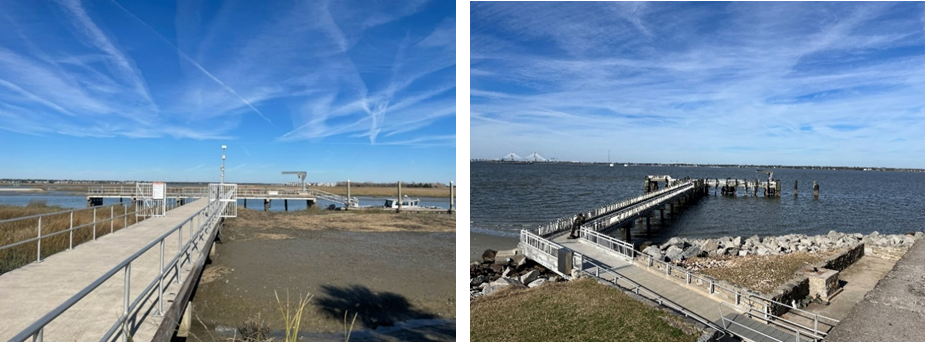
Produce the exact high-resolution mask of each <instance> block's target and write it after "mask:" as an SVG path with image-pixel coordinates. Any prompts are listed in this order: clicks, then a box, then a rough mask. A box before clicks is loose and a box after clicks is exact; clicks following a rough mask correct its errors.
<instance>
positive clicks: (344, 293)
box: [313, 285, 456, 341]
mask: <svg viewBox="0 0 925 342" xmlns="http://www.w3.org/2000/svg"><path fill="white" fill-rule="evenodd" d="M313 301H314V305H317V306H319V307H320V308H321V310H322V311H323V312H324V313H326V314H328V315H331V317H332V318H335V319H338V320H343V319H344V314H345V312H346V314H347V320H348V323H349V320H350V319H352V318H353V315H354V314H357V318H356V326H355V327H354V329H361V328H367V329H376V330H377V331H382V332H385V331H390V330H400V331H391V332H390V333H388V335H391V336H393V337H396V336H400V339H401V340H408V341H416V340H443V339H455V337H456V329H455V327H456V325H455V320H454V321H452V322H453V323H452V327H449V326H447V325H446V324H444V325H434V326H427V325H429V324H425V326H414V325H416V324H411V325H408V326H404V325H406V324H405V323H403V322H407V321H414V322H421V321H422V320H438V319H439V317H438V316H436V315H434V314H432V313H429V312H426V311H422V310H419V309H416V308H414V307H413V305H411V303H409V302H408V299H407V298H405V297H404V296H402V295H399V294H396V293H392V292H373V291H372V290H371V289H369V288H368V287H366V286H362V285H350V286H344V287H339V286H332V285H325V286H322V287H321V295H320V296H317V297H315V299H314V300H313ZM396 324H398V325H399V326H396ZM392 326H395V328H399V329H389V328H383V327H392ZM377 328H378V329H377ZM362 335H363V334H360V336H362ZM358 337H359V336H358Z"/></svg>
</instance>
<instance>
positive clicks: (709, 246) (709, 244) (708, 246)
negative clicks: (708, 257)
mask: <svg viewBox="0 0 925 342" xmlns="http://www.w3.org/2000/svg"><path fill="white" fill-rule="evenodd" d="M718 248H719V242H716V240H713V239H708V240H707V241H706V242H704V243H703V245H701V246H700V249H701V250H704V251H715V250H716V249H718Z"/></svg>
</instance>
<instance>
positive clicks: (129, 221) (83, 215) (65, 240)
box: [0, 202, 144, 274]
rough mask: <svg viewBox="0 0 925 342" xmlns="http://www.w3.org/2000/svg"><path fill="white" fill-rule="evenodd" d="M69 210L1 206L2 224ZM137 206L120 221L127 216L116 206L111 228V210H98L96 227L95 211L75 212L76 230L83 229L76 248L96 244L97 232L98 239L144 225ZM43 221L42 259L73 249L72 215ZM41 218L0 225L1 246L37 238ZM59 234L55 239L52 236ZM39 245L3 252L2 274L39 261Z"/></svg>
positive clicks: (0, 253) (78, 233)
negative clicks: (5, 221) (136, 210)
mask: <svg viewBox="0 0 925 342" xmlns="http://www.w3.org/2000/svg"><path fill="white" fill-rule="evenodd" d="M66 210H69V209H68V208H62V207H59V206H49V205H46V204H45V203H44V202H30V203H29V205H27V206H25V207H20V206H12V205H0V220H7V219H13V218H18V217H26V216H32V215H38V214H48V213H54V212H60V211H66ZM134 210H135V207H134V206H129V207H128V213H129V214H128V216H126V217H124V218H123V217H120V216H122V215H123V214H124V212H125V211H124V209H123V208H122V207H118V206H116V207H115V208H114V209H113V211H112V214H113V216H114V217H115V219H113V220H111V221H112V225H111V226H110V209H109V206H106V207H97V212H96V219H95V221H96V224H95V225H94V224H93V222H94V213H93V208H86V209H81V210H79V211H75V212H74V215H73V217H74V218H73V226H74V227H78V226H81V225H85V226H83V227H81V228H78V229H75V230H74V234H73V235H74V240H73V245H74V246H77V245H79V244H81V243H84V242H87V241H91V240H93V236H94V230H95V231H96V233H95V234H96V237H97V238H99V237H101V236H104V235H106V234H109V233H110V231H112V232H115V231H117V230H120V229H122V228H124V227H125V226H126V225H128V226H131V225H133V224H135V223H137V222H140V221H143V220H144V218H140V217H139V218H136V217H135V215H134V214H132V212H133V211H134ZM41 221H42V238H41V242H42V259H43V260H44V259H45V258H47V257H48V256H50V255H53V254H55V253H58V252H60V251H63V250H67V249H68V247H69V246H70V235H71V234H70V233H68V232H66V230H68V228H69V227H71V214H70V213H61V214H52V215H46V216H43V217H42V218H41ZM38 223H39V219H38V218H30V219H24V220H18V221H14V222H8V223H0V246H6V245H9V244H13V243H16V242H20V241H25V240H28V239H32V238H35V237H37V236H38ZM55 233H59V234H57V235H53V236H47V235H50V234H55ZM37 249H38V241H32V242H28V243H24V244H21V245H18V246H15V247H10V248H5V249H2V250H0V274H3V273H6V272H9V271H12V270H14V269H17V268H19V267H22V266H24V265H27V264H29V263H31V262H34V261H36V257H37Z"/></svg>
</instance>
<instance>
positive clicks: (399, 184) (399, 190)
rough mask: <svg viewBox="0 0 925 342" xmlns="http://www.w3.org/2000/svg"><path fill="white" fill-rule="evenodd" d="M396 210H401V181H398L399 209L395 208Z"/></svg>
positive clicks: (398, 211) (397, 211)
mask: <svg viewBox="0 0 925 342" xmlns="http://www.w3.org/2000/svg"><path fill="white" fill-rule="evenodd" d="M395 212H396V213H400V212H401V181H398V209H395Z"/></svg>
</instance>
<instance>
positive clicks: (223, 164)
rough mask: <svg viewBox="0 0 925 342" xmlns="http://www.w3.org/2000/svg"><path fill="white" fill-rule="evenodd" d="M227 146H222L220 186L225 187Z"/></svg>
mask: <svg viewBox="0 0 925 342" xmlns="http://www.w3.org/2000/svg"><path fill="white" fill-rule="evenodd" d="M226 148H228V146H225V145H222V182H221V184H222V186H225V149H226Z"/></svg>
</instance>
